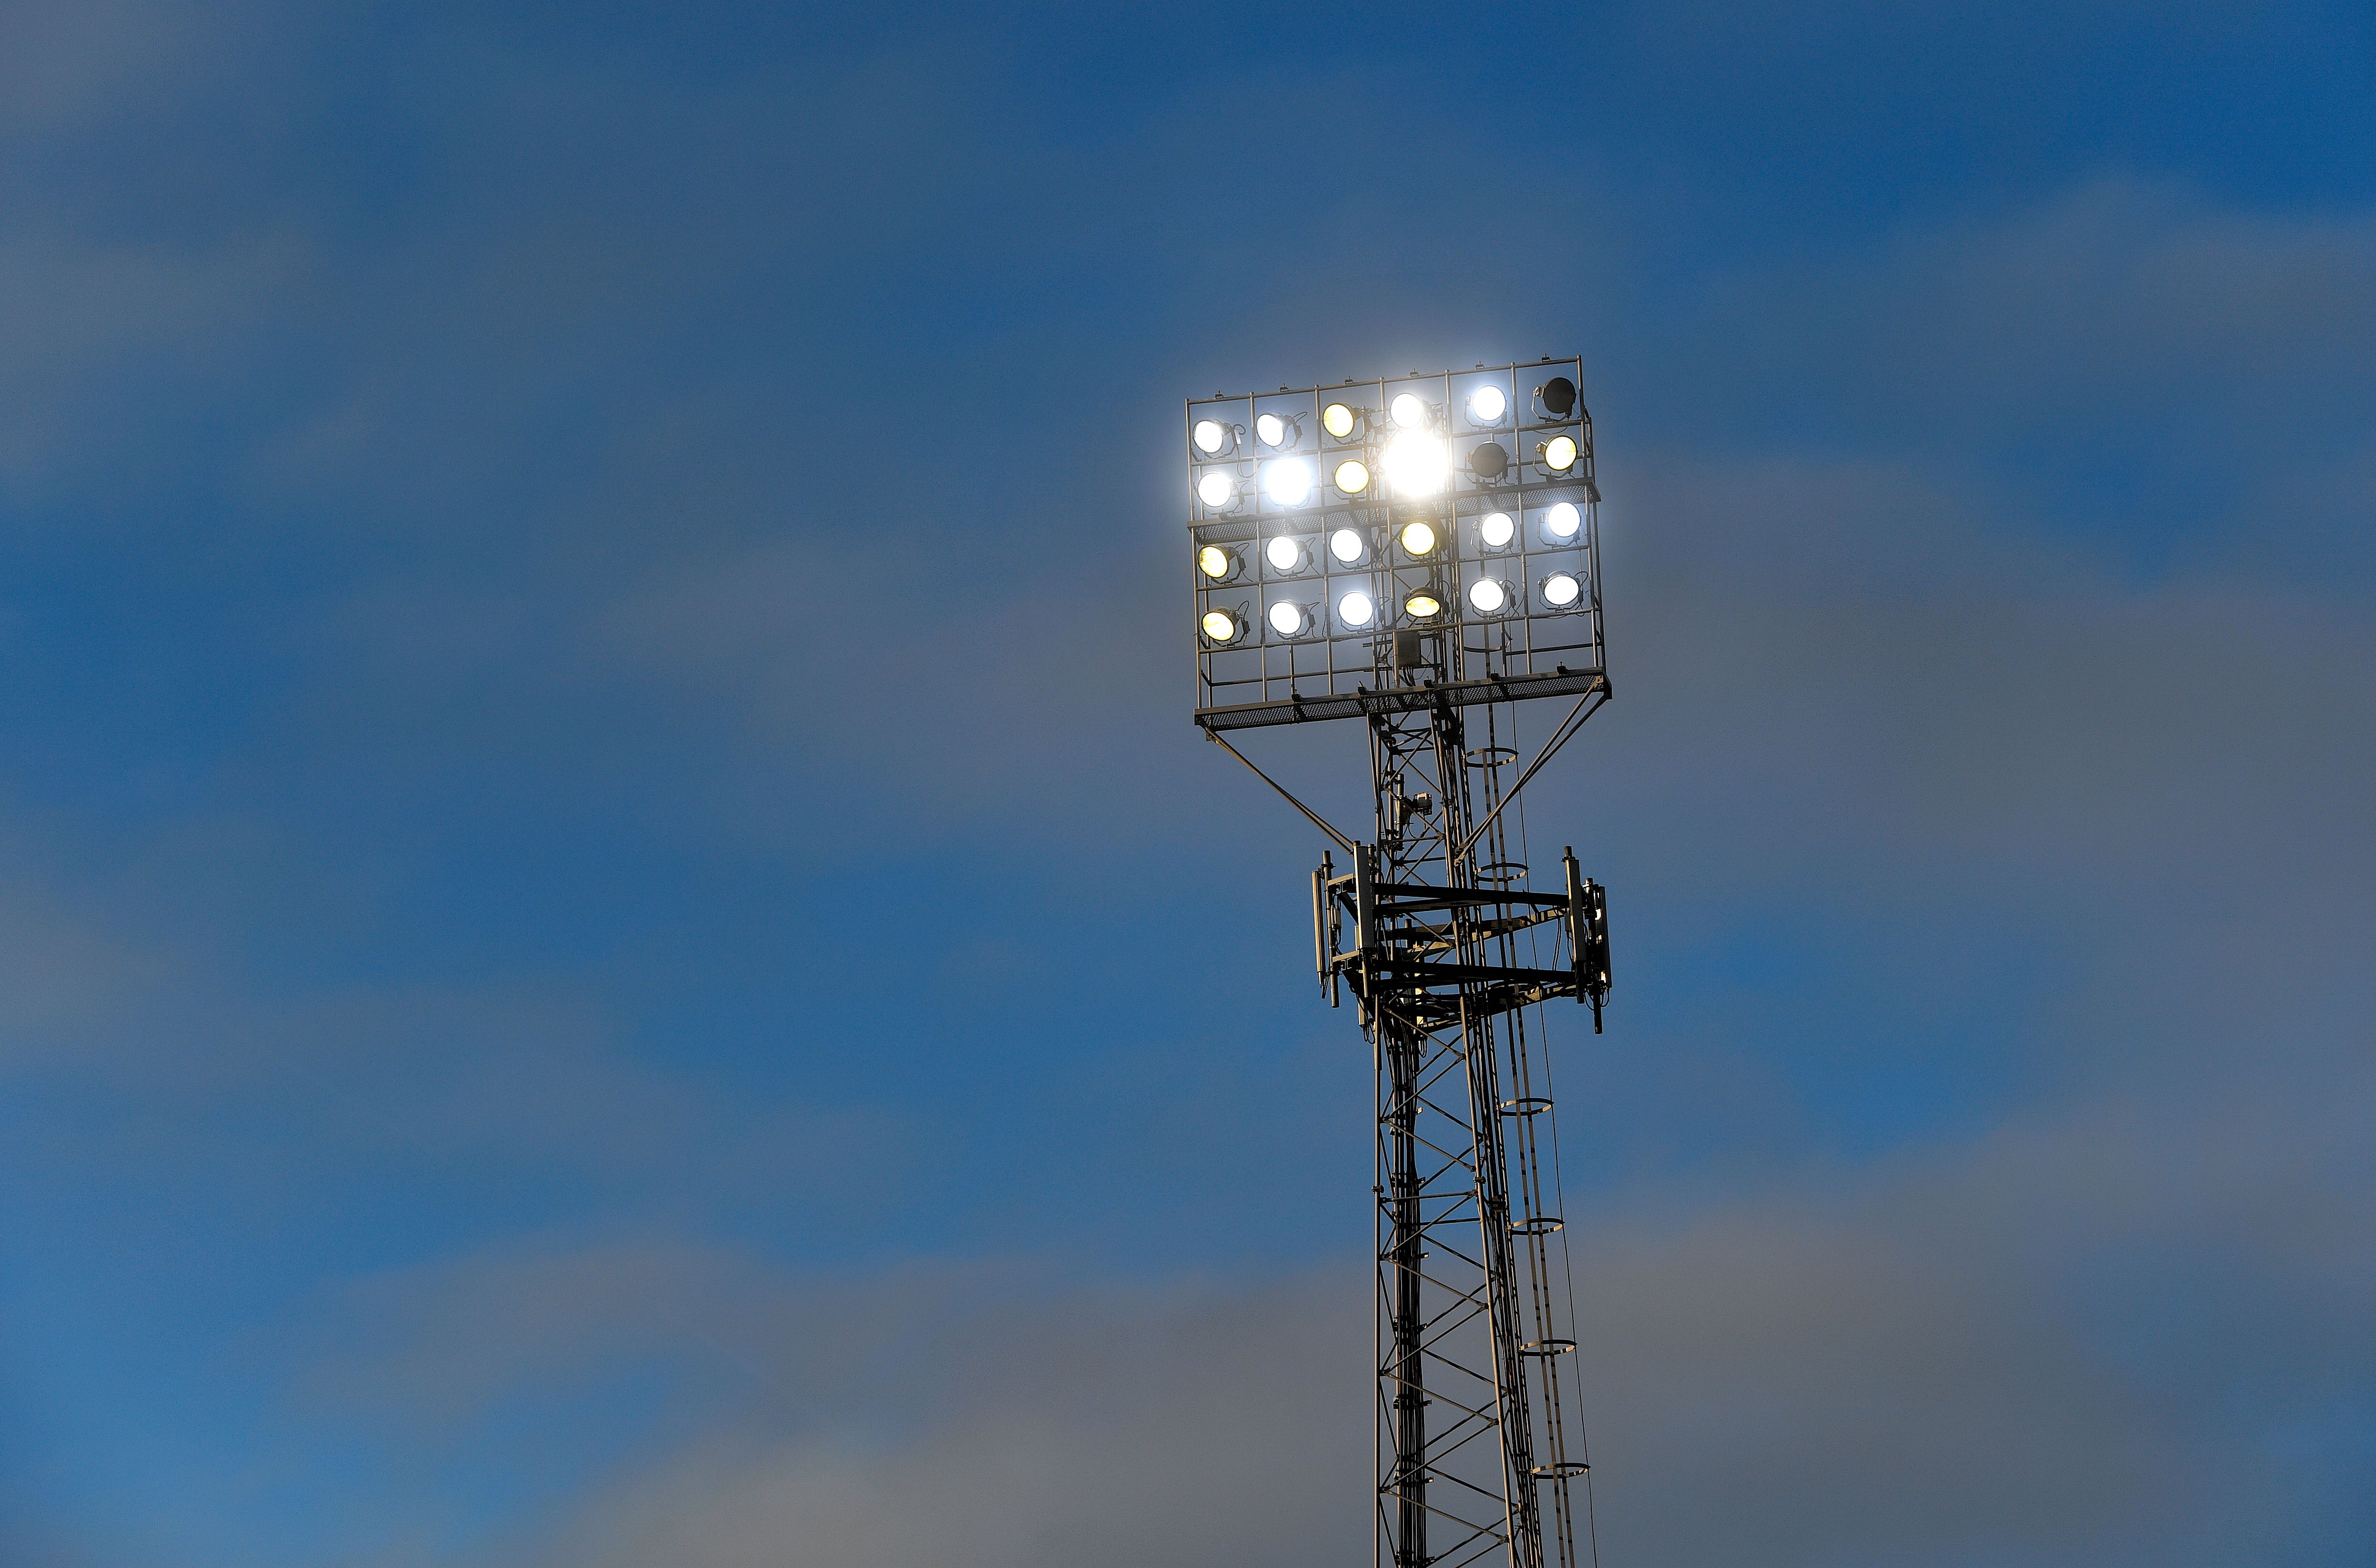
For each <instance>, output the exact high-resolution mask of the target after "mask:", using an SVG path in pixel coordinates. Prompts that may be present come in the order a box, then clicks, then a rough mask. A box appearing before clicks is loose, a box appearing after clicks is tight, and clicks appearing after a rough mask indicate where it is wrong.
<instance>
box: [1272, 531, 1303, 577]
mask: <svg viewBox="0 0 2376 1568" xmlns="http://www.w3.org/2000/svg"><path fill="white" fill-rule="evenodd" d="M1263 559H1264V560H1265V561H1268V562H1269V563H1270V569H1271V570H1272V571H1274V572H1301V570H1303V563H1304V561H1305V560H1306V559H1307V558H1306V556H1305V555H1304V552H1303V546H1302V545H1301V544H1300V543H1298V542H1297V541H1295V540H1291V539H1275V540H1271V541H1270V542H1269V543H1268V544H1265V545H1264V546H1263Z"/></svg>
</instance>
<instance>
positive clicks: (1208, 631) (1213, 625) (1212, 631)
mask: <svg viewBox="0 0 2376 1568" xmlns="http://www.w3.org/2000/svg"><path fill="white" fill-rule="evenodd" d="M1201 624H1202V625H1203V626H1204V628H1205V636H1206V640H1207V641H1209V642H1217V643H1233V642H1236V641H1237V640H1238V618H1237V617H1236V616H1234V615H1232V614H1230V612H1228V611H1226V610H1207V611H1206V612H1205V619H1204V621H1203V622H1202V623H1201Z"/></svg>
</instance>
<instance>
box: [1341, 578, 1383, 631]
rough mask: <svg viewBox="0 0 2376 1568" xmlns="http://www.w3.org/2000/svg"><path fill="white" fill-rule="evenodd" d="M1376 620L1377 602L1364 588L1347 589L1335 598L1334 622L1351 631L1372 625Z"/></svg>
mask: <svg viewBox="0 0 2376 1568" xmlns="http://www.w3.org/2000/svg"><path fill="white" fill-rule="evenodd" d="M1377 619H1378V601H1377V600H1374V599H1372V598H1371V597H1370V594H1369V590H1368V589H1366V588H1348V589H1346V590H1345V591H1344V592H1343V593H1341V594H1338V595H1337V622H1338V624H1341V625H1344V626H1346V627H1348V628H1349V629H1351V630H1353V631H1356V632H1358V631H1360V630H1361V629H1362V628H1363V627H1365V626H1369V625H1372V624H1375V623H1376V621H1377Z"/></svg>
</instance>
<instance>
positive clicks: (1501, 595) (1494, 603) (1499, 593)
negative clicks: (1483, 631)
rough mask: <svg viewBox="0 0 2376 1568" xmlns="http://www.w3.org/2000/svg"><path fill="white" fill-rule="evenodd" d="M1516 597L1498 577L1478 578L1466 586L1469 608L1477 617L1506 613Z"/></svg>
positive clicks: (1508, 586)
mask: <svg viewBox="0 0 2376 1568" xmlns="http://www.w3.org/2000/svg"><path fill="white" fill-rule="evenodd" d="M1516 597H1517V596H1516V595H1515V594H1513V593H1512V592H1511V591H1510V585H1509V584H1507V583H1505V582H1503V581H1502V579H1501V578H1499V577H1479V578H1478V579H1477V580H1476V581H1475V582H1473V583H1470V584H1469V585H1468V605H1469V608H1470V609H1472V610H1474V611H1476V612H1477V613H1479V615H1501V614H1503V613H1506V612H1508V610H1509V608H1510V606H1511V604H1512V602H1513V601H1514V600H1515V599H1516Z"/></svg>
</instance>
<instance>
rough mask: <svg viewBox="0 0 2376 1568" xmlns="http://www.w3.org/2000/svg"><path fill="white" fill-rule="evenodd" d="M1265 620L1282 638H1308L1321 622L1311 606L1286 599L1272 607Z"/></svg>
mask: <svg viewBox="0 0 2376 1568" xmlns="http://www.w3.org/2000/svg"><path fill="white" fill-rule="evenodd" d="M1265 618H1266V619H1267V620H1268V621H1269V622H1270V629H1271V630H1272V631H1274V632H1276V633H1277V634H1278V635H1279V636H1282V637H1301V636H1307V635H1308V634H1309V633H1310V632H1311V630H1312V628H1313V626H1314V625H1315V624H1318V620H1319V618H1318V617H1317V616H1315V615H1313V612H1312V606H1311V605H1309V604H1297V603H1294V602H1293V601H1291V600H1284V599H1282V600H1279V601H1278V602H1277V604H1274V605H1272V606H1271V607H1270V611H1269V613H1268V615H1267V616H1266V617H1265Z"/></svg>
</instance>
